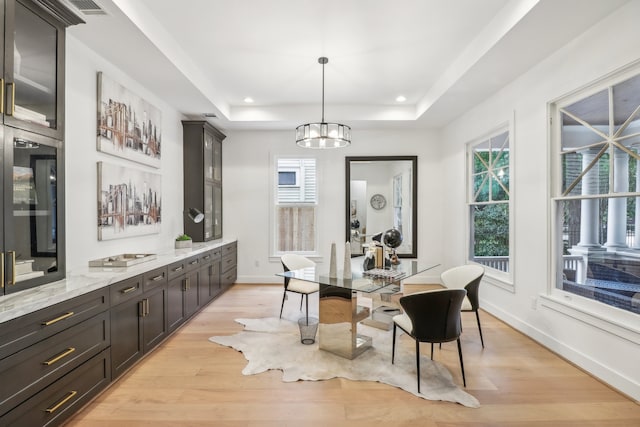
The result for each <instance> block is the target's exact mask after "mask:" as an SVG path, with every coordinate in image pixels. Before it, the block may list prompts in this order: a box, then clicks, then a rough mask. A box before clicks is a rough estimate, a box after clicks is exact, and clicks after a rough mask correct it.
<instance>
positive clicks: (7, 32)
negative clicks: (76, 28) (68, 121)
mask: <svg viewBox="0 0 640 427" xmlns="http://www.w3.org/2000/svg"><path fill="white" fill-rule="evenodd" d="M2 4H3V10H4V20H3V24H4V32H3V33H4V44H3V46H4V55H3V57H4V74H3V76H2V78H1V83H2V87H1V88H0V95H2V96H1V99H0V113H2V118H3V122H4V124H5V125H8V126H11V127H15V128H19V129H23V130H27V131H30V132H34V133H37V134H40V135H46V136H50V137H53V138H56V139H59V140H61V139H62V138H63V135H64V129H63V122H64V43H65V28H66V26H67V25H71V24H77V23H80V22H82V20H80V19H79V18H77V17H76V16H75V15H73V14H72V13H71V12H69V11H68V9H66V8H65V7H64V6H63V5H61V4H60V3H59V2H58V1H51V0H5V1H3V2H2Z"/></svg>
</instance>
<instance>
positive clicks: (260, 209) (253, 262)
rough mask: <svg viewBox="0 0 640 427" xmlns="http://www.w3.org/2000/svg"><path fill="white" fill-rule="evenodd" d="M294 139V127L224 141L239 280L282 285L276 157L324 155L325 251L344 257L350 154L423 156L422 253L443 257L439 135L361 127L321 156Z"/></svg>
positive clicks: (321, 223)
mask: <svg viewBox="0 0 640 427" xmlns="http://www.w3.org/2000/svg"><path fill="white" fill-rule="evenodd" d="M294 137H295V136H294V132H293V129H292V130H291V131H290V132H289V131H287V132H283V131H230V132H227V139H226V140H225V141H224V144H223V164H224V166H223V182H224V193H223V199H224V217H223V224H224V230H225V234H226V233H227V231H229V232H233V234H234V235H235V236H236V237H237V238H238V282H240V283H280V282H281V281H282V279H279V278H278V277H276V276H275V273H277V272H280V271H282V265H281V264H280V261H279V259H270V258H269V249H270V242H269V224H270V218H271V212H270V206H271V205H270V197H272V194H273V193H272V191H271V188H272V186H273V179H272V175H271V163H272V161H273V157H274V156H276V155H291V156H317V159H318V176H319V192H320V193H319V198H320V207H319V211H318V229H319V248H320V251H321V253H322V255H323V256H324V258H325V259H328V256H329V250H330V247H331V243H332V242H336V244H337V247H338V250H337V252H338V253H337V258H338V259H339V260H340V259H342V254H343V253H344V243H343V242H345V241H346V235H345V233H346V230H345V219H346V211H345V209H346V206H345V182H344V180H345V157H346V156H366V155H375V156H384V155H389V156H390V155H417V156H418V190H419V195H418V235H419V238H418V241H419V243H418V255H419V257H420V258H422V259H429V260H435V261H441V260H442V256H441V251H440V247H441V241H442V231H441V226H440V225H441V224H442V213H441V210H440V209H439V207H438V206H437V205H438V203H437V201H438V200H440V199H441V196H442V195H441V191H442V188H441V186H440V183H441V180H440V170H441V166H440V147H439V145H438V139H437V137H436V134H435V133H431V132H425V131H412V130H399V131H388V130H365V129H358V128H357V126H354V129H353V143H352V145H351V146H350V147H347V148H342V149H338V150H322V151H321V150H308V149H304V148H299V147H297V146H296V144H295V141H294ZM387 203H392V201H391V200H387ZM434 205H435V206H434ZM316 261H318V262H322V260H321V259H319V260H316ZM439 274H440V271H439V270H434V271H432V272H431V273H430V274H429V275H428V276H427V278H426V279H425V280H434V281H437V280H438V277H439Z"/></svg>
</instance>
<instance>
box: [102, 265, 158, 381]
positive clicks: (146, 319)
mask: <svg viewBox="0 0 640 427" xmlns="http://www.w3.org/2000/svg"><path fill="white" fill-rule="evenodd" d="M167 295H168V291H167V269H166V267H164V268H161V269H156V270H153V271H150V272H148V273H145V274H144V275H141V276H137V277H133V278H131V279H128V280H123V281H121V282H118V283H115V284H113V285H111V301H112V305H113V307H112V308H111V364H112V368H111V370H112V371H111V375H112V377H113V378H117V377H119V376H120V375H121V374H122V373H123V372H125V371H126V370H127V369H129V368H130V367H131V366H132V365H133V364H134V363H135V362H136V361H138V360H139V359H140V358H141V357H142V356H143V355H144V354H145V353H146V352H148V351H149V350H151V349H152V348H153V347H155V346H156V345H157V344H158V343H160V341H162V340H163V339H164V337H165V336H166V335H167V311H166V304H167V301H166V300H167ZM116 304H117V305H116Z"/></svg>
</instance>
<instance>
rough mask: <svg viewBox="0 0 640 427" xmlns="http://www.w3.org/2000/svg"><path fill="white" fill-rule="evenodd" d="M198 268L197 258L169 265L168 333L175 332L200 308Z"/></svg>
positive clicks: (198, 261) (198, 260)
mask: <svg viewBox="0 0 640 427" xmlns="http://www.w3.org/2000/svg"><path fill="white" fill-rule="evenodd" d="M199 266H200V259H199V257H197V256H194V257H191V258H188V259H186V260H183V261H179V262H175V263H173V264H171V265H169V289H168V301H167V306H168V307H167V309H168V317H169V331H173V330H175V329H176V328H177V327H178V326H180V325H181V324H182V323H183V322H184V321H185V320H186V319H187V318H188V317H190V316H191V315H193V314H194V313H195V312H196V311H197V310H198V308H199V307H200V304H201V303H200V299H199V287H200V281H199V274H198V273H199V271H198V268H199Z"/></svg>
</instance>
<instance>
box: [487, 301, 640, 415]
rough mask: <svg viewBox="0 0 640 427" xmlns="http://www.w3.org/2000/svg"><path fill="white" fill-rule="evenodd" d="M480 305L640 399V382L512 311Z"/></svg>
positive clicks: (594, 374) (612, 384)
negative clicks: (559, 339) (541, 329)
mask: <svg viewBox="0 0 640 427" xmlns="http://www.w3.org/2000/svg"><path fill="white" fill-rule="evenodd" d="M480 307H481V308H482V309H483V310H486V311H487V312H488V313H490V314H491V315H493V316H495V317H497V318H498V319H500V320H502V321H503V322H505V323H507V324H508V325H509V326H511V327H513V328H514V329H516V330H518V331H520V332H522V333H523V334H525V335H527V336H528V337H530V338H531V339H533V340H535V341H536V342H538V343H539V344H541V345H543V346H544V347H546V348H548V349H549V350H551V351H553V352H554V353H556V354H558V355H560V356H561V357H563V358H565V359H567V360H568V361H570V362H571V363H573V364H575V365H576V366H578V367H580V368H581V369H583V370H585V371H586V372H588V373H589V374H591V375H593V376H594V377H596V378H598V379H599V380H601V381H602V382H604V383H606V384H608V385H610V386H611V387H612V388H614V389H616V390H619V391H620V392H621V393H624V394H626V395H627V396H629V397H630V398H632V399H634V400H635V401H636V402H638V401H640V384H638V383H636V382H634V381H633V380H630V379H629V378H626V377H624V376H623V375H621V374H620V373H618V372H616V371H614V370H613V369H611V368H610V367H608V366H606V365H603V364H602V363H600V362H598V361H596V360H594V359H592V358H591V357H589V356H588V355H586V354H584V353H582V352H580V351H578V350H576V349H575V348H572V347H570V346H568V345H566V344H565V343H563V342H561V341H558V340H557V339H556V338H554V337H552V336H550V335H548V334H546V333H544V332H542V331H540V330H539V329H537V328H535V327H534V326H532V325H531V324H529V323H527V322H525V321H523V320H522V319H520V318H518V317H515V316H513V315H512V314H511V313H508V312H505V311H504V310H502V309H501V308H500V307H497V306H495V305H492V304H489V303H487V302H486V301H481V303H480Z"/></svg>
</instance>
